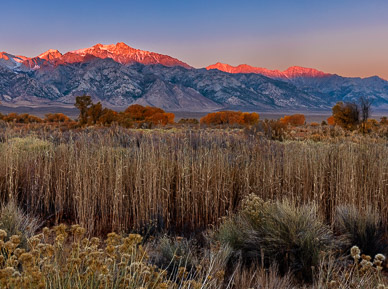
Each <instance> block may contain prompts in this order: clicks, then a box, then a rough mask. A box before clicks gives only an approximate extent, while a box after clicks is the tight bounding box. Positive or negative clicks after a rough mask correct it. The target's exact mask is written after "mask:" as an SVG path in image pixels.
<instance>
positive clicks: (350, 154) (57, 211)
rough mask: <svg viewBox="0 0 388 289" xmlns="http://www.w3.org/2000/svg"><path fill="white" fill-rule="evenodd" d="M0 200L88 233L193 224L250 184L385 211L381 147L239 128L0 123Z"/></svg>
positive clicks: (300, 199)
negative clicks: (270, 136) (266, 136)
mask: <svg viewBox="0 0 388 289" xmlns="http://www.w3.org/2000/svg"><path fill="white" fill-rule="evenodd" d="M0 140H1V145H0V201H1V202H2V203H7V202H8V201H9V200H12V201H15V202H16V203H17V204H18V206H20V207H21V208H23V209H24V211H26V212H27V213H29V214H33V215H35V216H38V217H40V219H41V220H43V222H45V223H47V224H58V223H61V222H66V223H77V224H80V225H81V226H83V227H84V228H86V230H87V233H88V234H90V235H104V234H106V233H108V232H111V231H115V232H123V231H125V232H129V231H134V230H161V231H169V232H198V231H201V230H203V229H205V228H207V227H208V226H209V225H213V224H217V223H218V222H219V221H220V219H221V218H222V217H223V216H225V215H228V214H230V213H232V212H235V211H236V210H237V209H238V208H239V206H240V203H241V200H242V199H243V198H244V197H245V196H247V195H248V194H251V193H254V194H256V195H258V196H260V197H261V198H263V199H264V200H267V199H273V200H277V199H284V198H287V199H289V200H292V201H294V202H296V203H297V204H305V203H308V202H313V203H315V204H316V206H317V208H318V212H319V214H320V215H321V216H322V217H323V218H325V220H327V221H328V222H329V223H332V222H333V218H334V216H335V209H336V207H337V206H340V205H344V204H346V205H354V206H355V207H356V208H357V209H359V210H362V209H366V208H368V207H369V208H370V207H371V208H373V210H375V211H377V212H378V213H380V215H381V217H382V219H383V220H388V175H387V173H388V147H387V145H386V144H385V143H372V142H369V141H365V142H363V141H362V140H361V141H360V142H359V143H354V142H351V141H342V142H337V143H328V142H308V141H303V142H297V141H289V142H277V141H268V140H260V139H258V138H256V137H253V136H248V135H246V134H244V133H243V132H242V131H241V130H211V129H207V130H204V129H203V130H184V129H178V130H177V129H172V130H126V129H123V128H106V129H93V128H90V129H84V130H79V131H66V132H60V131H46V130H44V129H40V130H37V131H35V132H31V131H29V132H20V131H16V130H14V129H12V128H9V127H6V128H2V129H1V131H0Z"/></svg>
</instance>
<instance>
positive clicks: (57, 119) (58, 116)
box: [44, 113, 71, 123]
mask: <svg viewBox="0 0 388 289" xmlns="http://www.w3.org/2000/svg"><path fill="white" fill-rule="evenodd" d="M44 121H45V122H49V123H67V122H70V121H71V120H70V118H69V117H68V116H67V115H65V114H63V113H48V114H46V117H45V118H44Z"/></svg>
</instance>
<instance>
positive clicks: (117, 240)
mask: <svg viewBox="0 0 388 289" xmlns="http://www.w3.org/2000/svg"><path fill="white" fill-rule="evenodd" d="M15 209H16V210H15ZM346 210H355V209H354V207H351V206H347V207H341V208H338V214H342V217H344V219H343V220H345V221H347V222H345V223H346V225H344V224H345V223H342V222H340V223H339V224H336V226H335V227H334V229H331V228H330V227H329V226H327V225H326V224H325V223H324V222H323V221H322V220H321V219H320V218H319V216H318V214H317V212H316V208H315V206H314V205H312V204H309V205H304V206H295V204H292V203H291V202H289V201H282V202H279V201H278V202H270V201H267V202H264V201H263V200H262V199H261V198H259V197H257V196H255V195H249V196H247V197H246V198H245V199H244V202H243V205H242V207H241V210H240V211H239V212H238V213H236V214H233V215H231V216H230V217H229V218H226V219H225V220H224V221H223V222H222V224H221V226H220V227H219V228H217V229H214V230H213V231H212V230H207V231H206V232H205V233H203V234H202V239H203V240H202V242H200V243H199V242H198V241H199V239H198V238H193V239H186V238H182V237H167V236H162V235H161V236H159V237H158V238H156V239H148V240H145V239H143V238H142V237H141V236H140V235H138V234H124V233H122V234H117V233H109V234H107V236H106V238H105V239H101V238H98V237H91V238H90V237H89V238H88V237H85V232H86V230H85V229H84V228H83V227H81V226H79V225H72V226H66V225H64V224H61V225H58V226H55V227H53V228H52V229H49V228H47V227H45V228H43V229H40V230H39V231H40V233H39V234H36V233H35V232H34V229H37V227H36V226H35V225H36V219H34V218H31V217H30V216H27V215H25V214H23V213H22V212H21V211H20V210H18V209H17V208H16V207H15V205H14V203H13V202H12V201H11V202H10V203H8V205H7V206H4V207H3V208H2V210H1V214H0V221H1V227H2V228H3V229H0V286H1V288H273V289H275V288H302V287H303V288H317V289H318V288H366V289H369V288H370V289H372V288H379V289H385V288H387V287H386V286H385V285H384V284H388V282H387V276H386V273H385V270H387V269H388V266H387V263H386V257H385V255H384V254H381V253H376V254H374V255H364V254H362V255H361V252H368V251H369V252H375V251H373V250H382V251H385V252H387V249H388V244H387V243H386V242H385V243H383V242H381V241H382V240H383V238H385V237H384V231H383V230H381V229H382V228H381V223H380V221H381V219H379V217H378V215H377V214H376V213H373V214H372V216H373V217H372V218H371V216H369V215H367V214H362V213H361V212H359V211H354V212H356V214H355V215H351V214H350V215H347V214H343V213H344V211H346ZM365 226H366V227H365ZM27 227H28V229H26V228H27ZM354 229H356V230H354ZM370 229H372V230H370ZM20 230H21V231H20ZM341 230H344V231H342V232H341ZM335 232H337V233H338V232H341V233H340V234H339V235H335ZM12 234H15V235H12ZM360 237H361V238H364V237H366V238H368V240H369V243H361V246H353V247H351V248H350V246H349V244H350V242H351V241H354V240H355V239H357V238H360ZM371 250H372V251H371ZM372 256H373V257H372Z"/></svg>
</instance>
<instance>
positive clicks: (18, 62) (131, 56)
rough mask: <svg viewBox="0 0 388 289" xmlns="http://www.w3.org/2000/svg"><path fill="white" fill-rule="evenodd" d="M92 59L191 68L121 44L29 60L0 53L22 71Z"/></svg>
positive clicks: (172, 59) (53, 50) (42, 55)
mask: <svg viewBox="0 0 388 289" xmlns="http://www.w3.org/2000/svg"><path fill="white" fill-rule="evenodd" d="M93 57H95V58H100V59H105V58H110V59H113V60H114V61H116V62H118V63H120V64H132V63H142V64H146V65H150V64H162V65H165V66H182V67H185V68H191V67H190V66H189V65H188V64H186V63H184V62H182V61H180V60H178V59H176V58H173V57H171V56H168V55H163V54H159V53H155V52H149V51H144V50H139V49H135V48H132V47H130V46H128V45H127V44H125V43H123V42H119V43H117V44H110V45H102V44H100V43H99V44H96V45H94V46H92V47H89V48H84V49H79V50H74V51H70V52H67V53H65V54H62V53H60V52H59V51H58V50H55V49H50V50H48V51H46V52H44V53H42V54H40V55H38V56H36V57H31V58H29V57H25V56H14V55H11V54H8V53H5V52H3V53H0V59H1V60H3V62H8V65H9V67H10V68H19V69H20V70H24V71H26V70H31V69H33V70H36V69H40V68H44V67H52V66H58V65H66V64H71V63H80V62H85V61H88V60H90V59H91V58H93Z"/></svg>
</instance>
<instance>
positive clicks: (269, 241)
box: [218, 195, 339, 282]
mask: <svg viewBox="0 0 388 289" xmlns="http://www.w3.org/2000/svg"><path fill="white" fill-rule="evenodd" d="M218 238H219V240H220V241H221V242H223V243H226V244H228V245H229V246H231V247H232V249H233V253H232V254H231V256H230V265H232V263H235V262H236V261H241V262H243V263H244V264H246V265H251V264H257V263H260V262H261V263H262V264H263V265H266V266H268V265H269V264H270V263H273V262H275V263H277V264H278V265H279V270H280V271H281V272H282V273H283V274H286V273H287V272H288V271H292V272H293V273H294V274H295V275H296V276H297V277H298V278H299V279H303V280H305V281H308V282H311V281H312V277H313V276H312V275H313V271H312V270H313V269H312V268H313V267H315V266H317V265H318V264H319V259H320V254H321V251H327V250H331V249H332V248H335V247H336V246H337V245H338V243H339V241H338V240H337V239H336V238H335V237H334V235H333V233H332V231H331V230H330V228H329V227H328V226H326V225H325V224H324V223H322V222H321V221H320V220H319V218H318V216H317V210H316V207H315V206H314V205H308V206H307V205H306V206H301V207H296V206H295V205H293V204H291V203H290V202H287V201H283V202H264V201H263V200H261V199H260V198H258V197H257V196H254V195H250V196H248V197H247V198H246V199H245V200H244V202H243V208H242V210H241V212H240V213H239V214H238V215H237V216H234V217H233V218H232V219H231V220H227V221H225V222H224V223H223V224H222V225H221V228H220V230H219V234H218Z"/></svg>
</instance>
